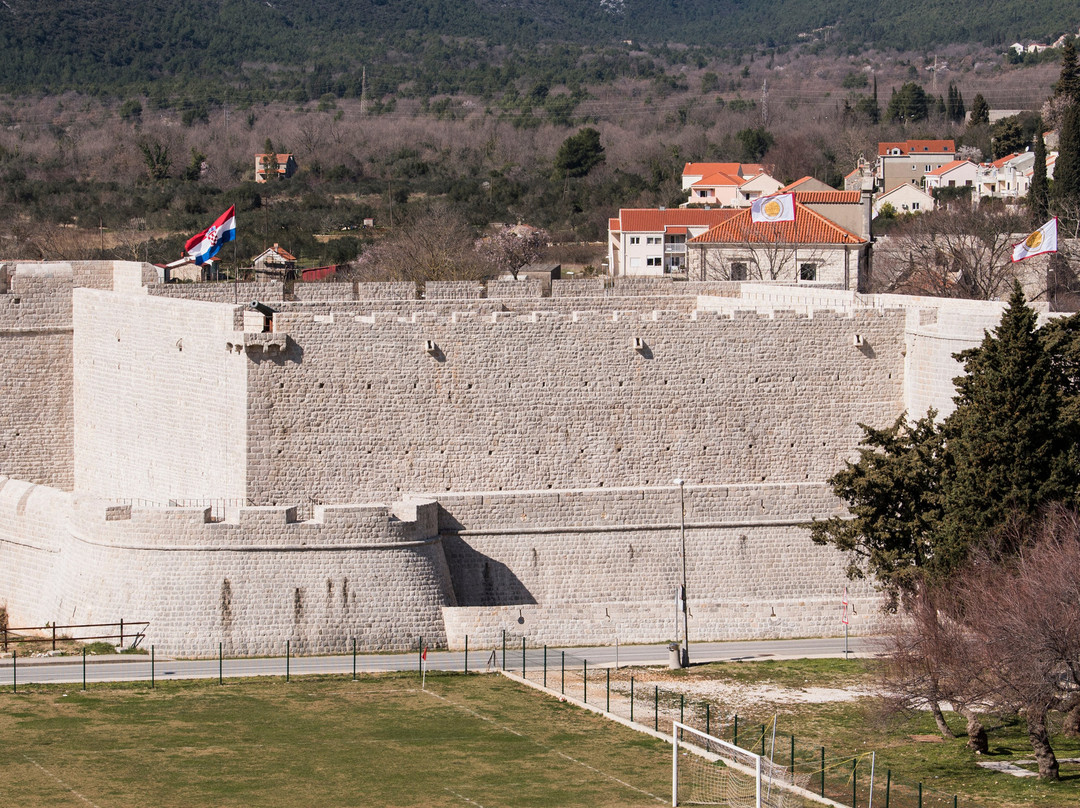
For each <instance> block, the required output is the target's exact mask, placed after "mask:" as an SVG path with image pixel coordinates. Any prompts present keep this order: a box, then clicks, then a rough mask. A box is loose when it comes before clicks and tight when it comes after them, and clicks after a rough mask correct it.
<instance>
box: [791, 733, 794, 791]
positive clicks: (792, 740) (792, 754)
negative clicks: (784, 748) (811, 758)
mask: <svg viewBox="0 0 1080 808" xmlns="http://www.w3.org/2000/svg"><path fill="white" fill-rule="evenodd" d="M791 776H792V777H794V776H795V736H794V735H792V736H791ZM793 782H794V781H793Z"/></svg>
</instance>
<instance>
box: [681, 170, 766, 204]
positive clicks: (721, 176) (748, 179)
mask: <svg viewBox="0 0 1080 808" xmlns="http://www.w3.org/2000/svg"><path fill="white" fill-rule="evenodd" d="M682 180H683V182H682V185H683V190H685V191H689V192H690V199H689V200H688V202H687V204H688V205H694V204H697V205H717V206H720V207H729V208H730V207H749V206H750V204H751V202H753V200H755V199H757V198H758V197H759V196H768V195H769V194H774V193H776V192H777V191H779V190H780V188H781V186H782V185H783V183H781V182H779V181H777V180H776V179H774V178H772V177H771V176H769V174H768V172H766V171H765V168H764V167H763V166H761V165H759V164H757V163H687V164H686V165H685V166H684V167H683V177H682Z"/></svg>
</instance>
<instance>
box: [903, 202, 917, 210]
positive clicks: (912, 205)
mask: <svg viewBox="0 0 1080 808" xmlns="http://www.w3.org/2000/svg"><path fill="white" fill-rule="evenodd" d="M904 207H905V208H906V207H907V205H904ZM911 209H912V210H918V209H919V203H918V202H912V203H911Z"/></svg>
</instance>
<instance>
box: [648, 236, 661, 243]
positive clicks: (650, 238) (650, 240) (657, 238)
mask: <svg viewBox="0 0 1080 808" xmlns="http://www.w3.org/2000/svg"><path fill="white" fill-rule="evenodd" d="M645 243H646V244H659V243H660V236H646V237H645Z"/></svg>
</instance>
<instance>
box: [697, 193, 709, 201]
mask: <svg viewBox="0 0 1080 808" xmlns="http://www.w3.org/2000/svg"><path fill="white" fill-rule="evenodd" d="M697 195H698V196H699V197H701V198H702V199H707V198H708V196H709V192H708V191H698V192H697Z"/></svg>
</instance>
